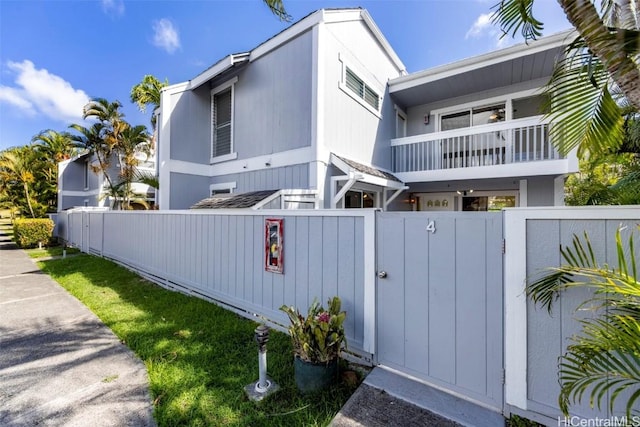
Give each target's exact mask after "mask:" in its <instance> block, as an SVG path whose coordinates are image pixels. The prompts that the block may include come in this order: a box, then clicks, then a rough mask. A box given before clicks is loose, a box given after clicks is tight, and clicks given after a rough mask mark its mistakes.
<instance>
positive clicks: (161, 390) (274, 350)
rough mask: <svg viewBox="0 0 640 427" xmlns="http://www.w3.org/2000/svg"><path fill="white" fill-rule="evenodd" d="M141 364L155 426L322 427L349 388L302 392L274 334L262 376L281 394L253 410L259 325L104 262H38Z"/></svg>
mask: <svg viewBox="0 0 640 427" xmlns="http://www.w3.org/2000/svg"><path fill="white" fill-rule="evenodd" d="M39 264H40V266H41V267H42V269H43V270H44V271H45V272H46V273H48V274H49V275H51V276H52V277H53V278H54V279H55V280H56V281H57V282H58V283H60V284H61V285H62V286H63V287H64V288H65V289H67V290H68V291H69V292H70V293H71V294H72V295H74V296H75V297H76V298H78V299H79V300H80V301H81V302H83V303H84V304H85V305H86V306H87V307H89V309H91V310H92V311H93V312H94V313H95V314H96V315H97V316H98V317H99V318H100V319H101V320H102V321H103V322H104V323H105V324H106V325H107V326H108V327H110V328H111V329H112V330H113V331H114V333H115V334H116V335H117V336H118V337H119V338H120V340H122V342H123V343H125V344H126V345H127V346H128V347H129V348H131V349H132V350H133V351H134V352H135V353H136V354H137V355H138V356H139V357H140V358H141V359H142V360H143V362H144V363H145V365H146V366H147V371H148V373H149V381H150V391H151V394H152V398H153V404H154V416H155V418H156V421H157V423H158V425H159V426H161V427H162V426H221V425H230V426H324V425H327V424H328V423H329V422H330V421H331V419H332V418H333V416H334V415H335V414H336V413H337V412H338V410H339V409H340V407H341V406H342V405H343V404H344V403H345V402H346V400H347V399H348V398H349V396H350V395H351V393H353V391H354V387H353V386H352V387H349V386H348V385H346V384H342V383H340V384H336V385H335V386H333V387H332V388H331V389H329V390H326V391H324V392H322V393H318V394H315V395H309V396H303V395H300V394H299V393H298V391H297V389H296V387H295V383H294V377H293V356H292V349H291V342H290V340H289V337H288V335H286V334H283V333H279V332H276V331H272V333H271V335H270V340H269V344H268V371H269V375H270V376H271V377H272V378H273V379H274V380H275V381H276V382H277V383H278V384H279V385H280V386H281V389H280V390H279V391H278V392H277V393H276V394H274V395H272V396H270V397H269V398H267V399H266V400H265V401H263V402H260V403H258V404H256V403H254V402H251V401H249V400H248V399H247V397H246V396H245V393H244V390H243V387H244V386H245V385H247V384H249V383H251V382H253V381H255V380H257V377H258V357H257V352H258V350H257V345H256V343H255V342H254V339H253V337H254V332H253V331H254V329H255V328H256V326H257V323H255V322H252V321H250V320H247V319H244V318H242V317H240V316H238V315H236V314H234V313H232V312H230V311H227V310H224V309H222V308H220V307H218V306H216V305H214V304H212V303H209V302H207V301H204V300H201V299H198V298H195V297H189V296H186V295H182V294H179V293H176V292H171V291H168V290H165V289H163V288H161V287H159V286H156V285H154V284H152V283H150V282H148V281H146V280H144V279H142V278H140V277H139V276H138V275H136V274H134V273H132V272H131V271H129V270H126V269H125V268H122V267H120V266H118V265H116V264H114V263H112V262H110V261H107V260H104V259H101V258H98V257H94V256H90V255H79V256H75V257H70V258H66V259H54V260H48V261H42V262H40V263H39Z"/></svg>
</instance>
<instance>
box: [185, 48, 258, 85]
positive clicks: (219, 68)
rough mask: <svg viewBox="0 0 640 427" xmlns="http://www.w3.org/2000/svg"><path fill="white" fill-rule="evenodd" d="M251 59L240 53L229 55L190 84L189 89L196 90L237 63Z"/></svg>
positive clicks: (247, 54)
mask: <svg viewBox="0 0 640 427" xmlns="http://www.w3.org/2000/svg"><path fill="white" fill-rule="evenodd" d="M248 59H249V53H248V52H246V53H239V54H236V55H228V56H225V57H224V58H222V59H221V60H220V61H218V62H217V63H215V64H214V65H213V66H211V67H210V68H208V69H207V70H205V71H203V72H202V73H200V74H199V75H197V76H196V77H195V78H193V79H191V81H190V82H189V83H188V88H189V89H191V90H193V89H196V88H198V87H200V86H202V85H203V84H205V83H206V82H208V81H209V80H211V79H213V78H214V77H216V76H218V75H219V74H221V73H223V72H224V71H226V70H228V69H229V68H231V67H233V66H234V65H236V64H237V63H240V62H245V61H247V60H248Z"/></svg>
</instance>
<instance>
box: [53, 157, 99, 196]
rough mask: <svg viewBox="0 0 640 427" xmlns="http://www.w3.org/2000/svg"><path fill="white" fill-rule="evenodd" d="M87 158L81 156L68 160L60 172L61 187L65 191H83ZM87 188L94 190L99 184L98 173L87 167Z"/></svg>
mask: <svg viewBox="0 0 640 427" xmlns="http://www.w3.org/2000/svg"><path fill="white" fill-rule="evenodd" d="M86 160H87V158H86V157H82V158H80V159H78V160H75V161H73V162H70V163H69V164H67V166H66V167H65V168H64V171H63V172H62V174H61V179H62V188H61V190H67V191H84V190H85V187H84V168H85V163H86ZM88 184H89V186H88V189H89V190H95V189H97V188H98V187H99V186H100V182H99V180H98V175H97V174H95V173H93V171H91V168H89V182H88Z"/></svg>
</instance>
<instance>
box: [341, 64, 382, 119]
mask: <svg viewBox="0 0 640 427" xmlns="http://www.w3.org/2000/svg"><path fill="white" fill-rule="evenodd" d="M344 80H345V84H346V85H347V87H348V88H349V89H351V91H352V92H353V93H355V94H356V95H357V96H358V97H359V98H361V99H362V100H363V101H364V102H366V103H367V104H369V105H370V106H371V107H373V108H374V109H375V110H376V111H379V110H380V96H379V95H378V93H377V92H376V91H375V90H373V89H372V88H371V87H370V86H368V85H367V84H366V83H365V82H364V81H363V80H362V79H361V78H360V77H358V76H357V75H356V73H354V72H353V70H351V68H349V67H346V70H345V77H344Z"/></svg>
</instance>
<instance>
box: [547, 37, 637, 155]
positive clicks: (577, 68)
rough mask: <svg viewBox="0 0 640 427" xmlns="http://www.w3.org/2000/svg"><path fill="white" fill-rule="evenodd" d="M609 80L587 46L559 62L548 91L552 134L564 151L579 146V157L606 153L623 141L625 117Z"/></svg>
mask: <svg viewBox="0 0 640 427" xmlns="http://www.w3.org/2000/svg"><path fill="white" fill-rule="evenodd" d="M609 83H610V81H609V77H608V74H607V72H606V70H604V68H603V67H602V64H601V63H600V62H599V61H598V60H597V58H594V57H593V56H592V55H590V54H589V53H588V52H587V51H585V50H584V49H579V50H578V51H573V52H571V53H568V55H567V57H565V58H564V59H562V60H560V61H558V63H557V66H556V69H555V70H554V73H553V75H552V77H551V80H550V82H549V84H548V85H547V87H546V88H545V93H546V94H548V95H550V96H549V102H548V105H547V108H548V111H549V113H548V114H547V117H548V118H549V119H550V120H551V122H552V123H553V125H552V126H551V128H550V131H549V133H550V136H551V140H552V142H553V144H554V145H555V146H556V148H558V150H559V151H560V152H561V153H563V154H565V155H566V154H567V153H568V152H569V151H571V150H573V149H574V148H576V147H579V155H580V156H582V155H584V154H585V153H590V154H605V153H608V152H611V150H612V149H613V150H615V149H617V147H619V146H620V145H621V144H622V141H623V137H624V123H625V120H624V117H623V115H622V110H621V108H620V106H619V105H618V104H617V103H616V101H615V100H614V98H613V97H612V95H611V92H610V91H609Z"/></svg>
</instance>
